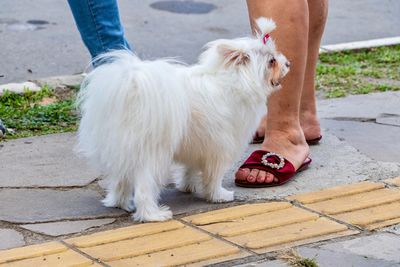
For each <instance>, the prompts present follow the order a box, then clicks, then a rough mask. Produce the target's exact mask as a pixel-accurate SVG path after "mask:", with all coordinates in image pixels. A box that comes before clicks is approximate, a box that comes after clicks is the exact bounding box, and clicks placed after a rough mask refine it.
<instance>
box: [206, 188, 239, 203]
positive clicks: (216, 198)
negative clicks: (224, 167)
mask: <svg viewBox="0 0 400 267" xmlns="http://www.w3.org/2000/svg"><path fill="white" fill-rule="evenodd" d="M209 200H210V201H211V202H214V203H221V202H230V201H233V200H234V192H233V191H229V190H226V189H225V188H220V189H219V190H218V191H215V192H213V194H212V195H211V196H210V198H209Z"/></svg>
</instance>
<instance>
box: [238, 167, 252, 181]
mask: <svg viewBox="0 0 400 267" xmlns="http://www.w3.org/2000/svg"><path fill="white" fill-rule="evenodd" d="M249 175H250V169H239V170H238V171H237V172H236V174H235V178H236V179H237V180H239V181H246V180H247V177H248V176H249Z"/></svg>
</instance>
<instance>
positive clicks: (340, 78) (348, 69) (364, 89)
mask: <svg viewBox="0 0 400 267" xmlns="http://www.w3.org/2000/svg"><path fill="white" fill-rule="evenodd" d="M399 62H400V45H396V46H389V47H378V48H371V49H364V50H359V51H343V52H334V53H324V54H321V55H320V57H319V62H318V66H317V90H320V91H322V92H323V94H324V96H325V97H328V98H332V97H343V96H346V95H349V94H368V93H371V92H381V91H388V90H392V91H397V90H400V86H398V85H393V84H391V83H389V82H388V81H389V80H392V81H398V82H400V64H399Z"/></svg>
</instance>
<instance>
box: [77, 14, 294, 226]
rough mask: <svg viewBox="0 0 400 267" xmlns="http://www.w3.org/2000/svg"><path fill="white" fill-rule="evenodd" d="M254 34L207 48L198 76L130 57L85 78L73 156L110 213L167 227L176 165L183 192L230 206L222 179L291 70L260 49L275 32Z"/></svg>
mask: <svg viewBox="0 0 400 267" xmlns="http://www.w3.org/2000/svg"><path fill="white" fill-rule="evenodd" d="M256 24H257V25H258V28H259V30H258V32H257V34H256V37H255V38H254V37H253V38H249V37H248V38H240V39H233V40H222V39H221V40H216V41H213V42H210V43H208V44H207V45H206V50H205V51H204V52H203V53H202V55H201V56H200V59H199V63H198V64H196V65H193V66H184V65H182V64H180V63H179V62H176V61H172V60H155V61H142V60H140V59H139V58H138V57H137V56H135V55H133V54H132V53H130V52H128V51H114V52H110V53H107V54H105V55H102V56H101V58H99V59H98V60H102V61H103V62H105V63H104V64H102V65H100V66H99V67H97V68H96V69H94V71H92V72H91V73H90V74H89V75H88V76H87V78H86V79H85V80H84V82H83V84H82V89H81V92H80V94H79V98H78V105H79V107H80V109H81V113H82V120H81V122H80V126H79V141H78V146H77V147H78V150H79V151H80V152H82V153H83V154H84V155H85V156H86V157H87V158H89V159H90V161H91V162H92V163H93V165H94V166H95V167H96V168H97V169H99V170H100V171H101V172H102V173H103V174H104V175H105V177H106V179H108V182H109V185H108V190H107V191H108V192H107V193H108V194H107V197H106V198H105V199H104V200H103V204H104V205H105V206H107V207H120V208H122V209H125V210H128V211H132V210H133V209H134V206H135V208H136V211H135V213H134V216H133V217H134V219H135V220H138V221H162V220H167V219H170V218H171V216H172V213H171V211H170V210H169V208H168V207H167V206H160V205H159V204H158V199H159V195H160V190H161V189H162V186H163V185H165V184H166V183H167V178H168V173H169V168H170V166H171V164H172V163H173V162H179V163H183V164H184V165H185V167H186V170H187V172H186V176H185V178H184V180H183V181H182V182H181V184H180V186H179V188H180V189H181V190H184V191H197V192H203V196H204V197H205V198H206V199H208V200H209V201H212V202H225V201H232V200H233V192H231V191H228V190H226V189H224V188H223V187H222V185H221V183H222V177H223V175H224V173H225V172H226V170H227V169H228V168H229V167H231V165H232V164H233V162H234V161H235V160H237V159H238V157H239V156H240V155H241V153H242V152H243V150H244V149H245V147H246V146H247V144H248V142H249V141H250V139H251V137H252V134H253V133H254V130H255V129H256V126H257V123H258V122H259V120H260V118H261V116H262V114H263V112H265V105H266V100H267V96H268V95H269V94H270V93H271V92H273V91H274V90H276V89H277V87H279V80H280V79H281V78H282V77H283V76H284V75H285V74H286V73H287V72H288V67H289V64H288V63H287V60H286V58H285V57H284V56H283V55H282V54H280V53H278V52H277V51H276V48H275V44H274V41H273V40H272V39H271V38H270V39H269V40H268V41H267V42H266V44H264V43H263V41H262V40H263V37H264V35H265V34H266V33H269V32H270V31H272V30H273V29H274V28H275V23H274V22H273V21H271V20H269V19H265V18H260V19H258V20H257V21H256ZM197 172H200V173H201V182H200V183H199V182H198V181H196V180H195V178H194V177H195V175H194V174H195V173H197ZM199 184H201V188H199Z"/></svg>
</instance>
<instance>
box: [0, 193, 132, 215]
mask: <svg viewBox="0 0 400 267" xmlns="http://www.w3.org/2000/svg"><path fill="white" fill-rule="evenodd" d="M101 199H102V196H101V195H100V194H99V193H97V192H95V191H93V190H90V189H80V188H79V189H70V190H63V191H60V190H53V189H2V190H0V203H1V205H0V220H1V221H7V222H14V223H35V222H48V221H57V220H68V219H95V218H102V217H117V216H120V215H123V214H125V212H124V211H123V210H120V209H114V208H106V207H104V206H102V204H101V202H100V200H101Z"/></svg>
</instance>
